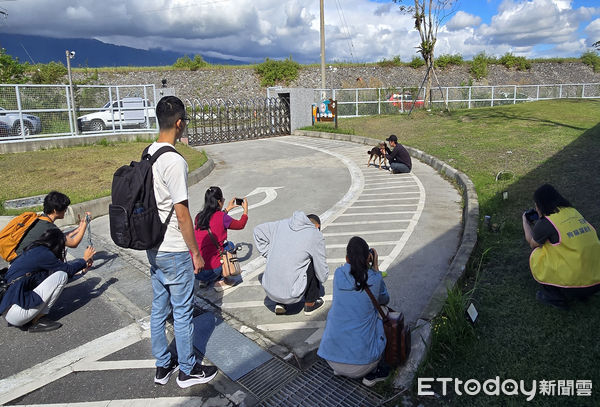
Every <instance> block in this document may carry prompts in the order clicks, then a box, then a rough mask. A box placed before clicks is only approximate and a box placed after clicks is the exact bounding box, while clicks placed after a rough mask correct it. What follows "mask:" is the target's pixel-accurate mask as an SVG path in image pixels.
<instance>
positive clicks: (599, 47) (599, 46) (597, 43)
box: [592, 41, 600, 51]
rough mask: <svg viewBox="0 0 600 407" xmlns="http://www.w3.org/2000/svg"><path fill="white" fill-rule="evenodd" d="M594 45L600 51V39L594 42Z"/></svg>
mask: <svg viewBox="0 0 600 407" xmlns="http://www.w3.org/2000/svg"><path fill="white" fill-rule="evenodd" d="M592 47H595V48H596V49H597V50H598V51H600V41H596V42H595V43H593V44H592Z"/></svg>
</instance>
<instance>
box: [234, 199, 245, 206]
mask: <svg viewBox="0 0 600 407" xmlns="http://www.w3.org/2000/svg"><path fill="white" fill-rule="evenodd" d="M243 203H244V198H235V204H236V205H241V204H243Z"/></svg>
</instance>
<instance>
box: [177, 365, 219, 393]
mask: <svg viewBox="0 0 600 407" xmlns="http://www.w3.org/2000/svg"><path fill="white" fill-rule="evenodd" d="M216 375H217V367H216V366H206V365H201V364H200V363H196V364H195V365H194V367H193V368H192V371H191V372H190V374H189V375H187V374H185V373H183V372H182V371H181V370H180V371H179V375H178V376H177V384H178V385H179V387H181V388H182V389H185V388H186V387H190V386H193V385H195V384H202V383H208V382H210V381H211V380H212V379H213V377H215V376H216Z"/></svg>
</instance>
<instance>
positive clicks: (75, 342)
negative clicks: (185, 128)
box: [0, 136, 461, 405]
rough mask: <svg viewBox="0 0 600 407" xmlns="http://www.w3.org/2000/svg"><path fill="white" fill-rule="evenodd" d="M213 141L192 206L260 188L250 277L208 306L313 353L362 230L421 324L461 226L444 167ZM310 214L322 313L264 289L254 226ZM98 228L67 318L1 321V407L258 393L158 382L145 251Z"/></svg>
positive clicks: (240, 239)
mask: <svg viewBox="0 0 600 407" xmlns="http://www.w3.org/2000/svg"><path fill="white" fill-rule="evenodd" d="M205 149H206V151H207V152H208V154H209V155H210V156H211V157H212V158H213V159H214V160H215V163H216V167H215V170H214V171H213V172H212V173H211V174H210V175H209V176H208V177H207V178H205V179H204V180H202V181H201V182H200V183H198V184H196V185H193V186H191V188H190V208H191V210H192V213H193V214H195V213H197V212H198V211H199V210H200V209H201V207H202V204H203V201H204V192H205V190H206V188H207V187H209V186H211V185H219V186H221V187H222V188H223V190H224V193H225V196H226V197H227V198H228V199H230V198H232V197H234V196H238V197H242V196H247V197H248V200H249V203H250V214H249V222H248V225H247V226H246V229H244V230H242V231H231V232H230V235H229V237H230V238H231V240H233V241H235V242H236V243H240V244H242V245H243V247H244V250H243V251H242V252H241V253H240V256H241V258H242V264H243V269H244V273H243V282H242V283H241V284H239V285H238V286H237V287H236V288H235V289H232V290H228V291H226V292H225V293H222V294H217V293H216V292H214V291H213V290H212V289H205V290H201V291H200V292H199V297H198V300H199V301H200V302H205V303H210V304H212V305H214V306H216V307H218V308H220V309H221V310H222V311H223V313H224V314H225V315H226V316H227V317H226V320H227V321H228V322H229V323H230V325H231V326H234V327H235V328H236V329H238V330H239V331H241V332H242V333H244V334H245V335H247V336H248V337H249V338H251V339H253V340H256V341H257V343H259V344H261V345H264V344H265V343H267V342H268V343H269V344H271V345H274V346H277V347H278V349H279V352H277V354H278V355H280V356H281V355H283V354H285V353H291V354H295V355H297V356H303V355H306V354H307V353H310V351H314V350H315V349H316V347H317V346H318V341H319V338H320V336H321V334H322V330H323V326H324V323H325V320H326V315H327V310H328V309H329V306H330V303H331V285H332V281H331V278H333V272H334V270H335V268H336V267H337V266H339V265H340V264H341V263H342V262H343V261H344V256H345V246H346V243H347V242H348V240H349V239H350V237H351V236H353V235H359V236H362V237H363V238H365V240H367V242H369V244H370V245H371V246H373V247H375V248H377V250H378V251H379V253H380V255H381V258H382V267H383V268H384V269H386V270H387V273H388V276H387V277H386V278H385V282H386V284H387V286H388V290H389V291H390V293H391V297H392V300H391V301H392V306H393V307H394V308H396V309H399V310H402V311H403V312H404V313H405V316H406V320H407V321H408V322H409V323H410V322H414V321H416V319H417V318H418V316H419V315H420V313H421V312H422V310H423V309H424V308H425V306H426V305H427V303H428V302H429V299H430V297H431V295H432V293H433V290H434V289H435V287H436V286H437V284H438V283H439V281H440V280H441V279H442V277H443V276H444V274H445V273H446V270H447V268H448V264H449V262H450V261H451V259H452V257H453V256H454V254H455V252H456V248H457V245H458V242H459V234H460V231H461V205H460V196H459V194H458V192H457V191H456V190H455V189H454V188H453V187H452V186H451V185H450V184H449V183H448V182H446V181H445V180H443V179H442V178H441V177H440V176H439V175H438V174H437V173H436V172H435V171H434V170H433V169H431V168H430V167H428V166H426V165H424V164H422V163H420V162H417V161H415V162H414V167H413V173H411V174H405V175H392V174H389V173H388V172H385V171H382V170H379V169H377V168H375V167H373V166H371V167H368V168H367V166H366V162H367V158H368V156H367V154H366V151H367V150H368V147H366V146H364V145H357V144H352V143H348V142H341V141H332V140H323V139H313V138H306V137H291V136H290V137H279V138H272V139H264V140H254V141H247V142H238V143H230V144H220V145H211V146H207V147H205ZM297 209H300V210H304V211H305V212H307V213H309V212H313V213H316V214H318V215H320V216H321V218H322V220H323V229H322V230H323V233H324V235H325V241H326V245H327V255H328V262H329V267H330V276H331V278H330V280H329V281H328V282H327V283H326V284H325V297H324V298H325V300H326V303H325V306H324V307H323V309H322V310H320V311H319V312H316V313H315V314H313V315H311V316H310V317H306V316H304V314H303V312H300V311H301V307H299V308H298V309H297V311H298V312H294V310H293V309H292V310H291V312H290V314H289V315H284V316H275V314H274V313H273V312H272V308H273V304H272V303H271V302H270V301H269V300H268V299H266V297H265V295H264V291H263V290H262V288H261V286H260V282H259V281H260V276H261V274H262V272H263V270H264V260H263V259H262V258H261V257H259V256H258V254H257V253H256V251H255V250H254V249H253V241H252V229H253V227H254V226H256V225H257V224H259V223H262V222H267V221H272V220H277V219H282V218H286V217H289V216H291V214H292V213H293V211H294V210H297ZM232 215H233V216H234V217H235V216H237V215H236V214H235V212H233V213H232ZM91 225H92V238H93V241H94V245H95V246H96V248H97V250H98V251H99V255H98V256H97V257H98V259H97V261H96V263H95V269H94V270H92V271H90V272H89V273H88V274H87V275H85V276H83V277H80V278H79V279H77V280H76V281H75V282H72V283H71V284H69V286H68V287H67V288H66V289H65V291H64V292H63V295H62V296H61V297H60V298H59V300H58V302H57V304H56V305H55V307H54V308H53V310H52V312H51V317H53V318H56V319H59V320H60V321H61V322H63V323H64V326H63V327H62V328H61V329H59V330H58V331H54V332H50V333H46V334H37V335H36V334H29V333H27V332H21V331H19V330H17V329H16V328H7V327H5V326H4V327H2V328H1V329H0V343H2V344H3V355H4V356H3V362H4V365H5V369H3V371H2V373H0V404H3V403H9V402H11V403H17V404H48V403H73V402H100V401H101V402H105V401H107V400H128V401H127V403H129V404H131V405H135V404H137V405H147V404H148V403H150V402H152V404H153V405H160V404H162V405H167V404H169V403H170V404H186V403H188V404H190V405H233V404H238V403H240V402H241V401H242V400H244V398H245V397H246V396H245V395H244V394H246V393H245V392H246V390H244V388H243V387H240V386H239V384H237V383H235V382H232V381H230V380H229V379H228V378H227V376H225V375H224V374H222V373H220V374H219V376H217V379H215V381H214V382H211V384H210V385H209V386H194V387H192V388H190V389H187V390H181V389H179V388H178V387H177V386H176V385H175V384H174V383H169V384H168V385H167V386H155V385H154V384H153V383H152V377H153V374H154V368H153V365H154V361H153V359H152V356H151V352H150V346H149V339H148V337H149V333H148V322H147V316H148V315H149V313H150V304H151V299H152V291H151V287H150V282H149V281H148V277H147V273H148V268H149V267H148V265H147V260H146V258H145V253H143V252H134V251H129V250H121V249H119V248H117V247H116V246H115V245H114V244H112V242H111V241H110V238H109V230H108V219H107V217H106V216H102V217H98V218H96V219H94V220H93V221H92V223H91ZM82 246H83V245H82ZM81 253H82V248H79V249H76V250H70V254H71V255H73V256H80V255H81ZM261 338H266V340H267V341H263V340H262V339H261ZM330 376H331V375H330ZM327 380H328V381H332V382H333V381H336V380H338V379H337V378H334V377H329V376H328V379H327ZM350 385H351V386H357V384H350ZM249 400H250V399H246V402H248V403H249V404H252V403H251V402H249ZM134 401H135V402H134Z"/></svg>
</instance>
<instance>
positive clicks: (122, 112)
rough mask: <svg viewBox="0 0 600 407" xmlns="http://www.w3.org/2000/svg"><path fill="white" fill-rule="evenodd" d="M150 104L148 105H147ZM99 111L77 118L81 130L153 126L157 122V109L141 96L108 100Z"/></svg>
mask: <svg viewBox="0 0 600 407" xmlns="http://www.w3.org/2000/svg"><path fill="white" fill-rule="evenodd" d="M146 106H148V107H146ZM101 109H102V110H101V111H99V112H94V113H89V114H86V115H83V116H80V117H78V118H77V127H78V128H79V130H81V131H102V130H106V129H112V128H113V124H114V127H115V129H120V128H121V126H122V127H124V128H125V127H127V128H131V127H139V128H152V127H154V125H155V123H156V111H155V110H154V107H150V102H149V101H148V100H144V99H143V98H140V97H131V98H123V99H121V100H119V101H115V102H112V109H111V105H110V102H107V103H106V104H105V105H104V106H102V108H101Z"/></svg>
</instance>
